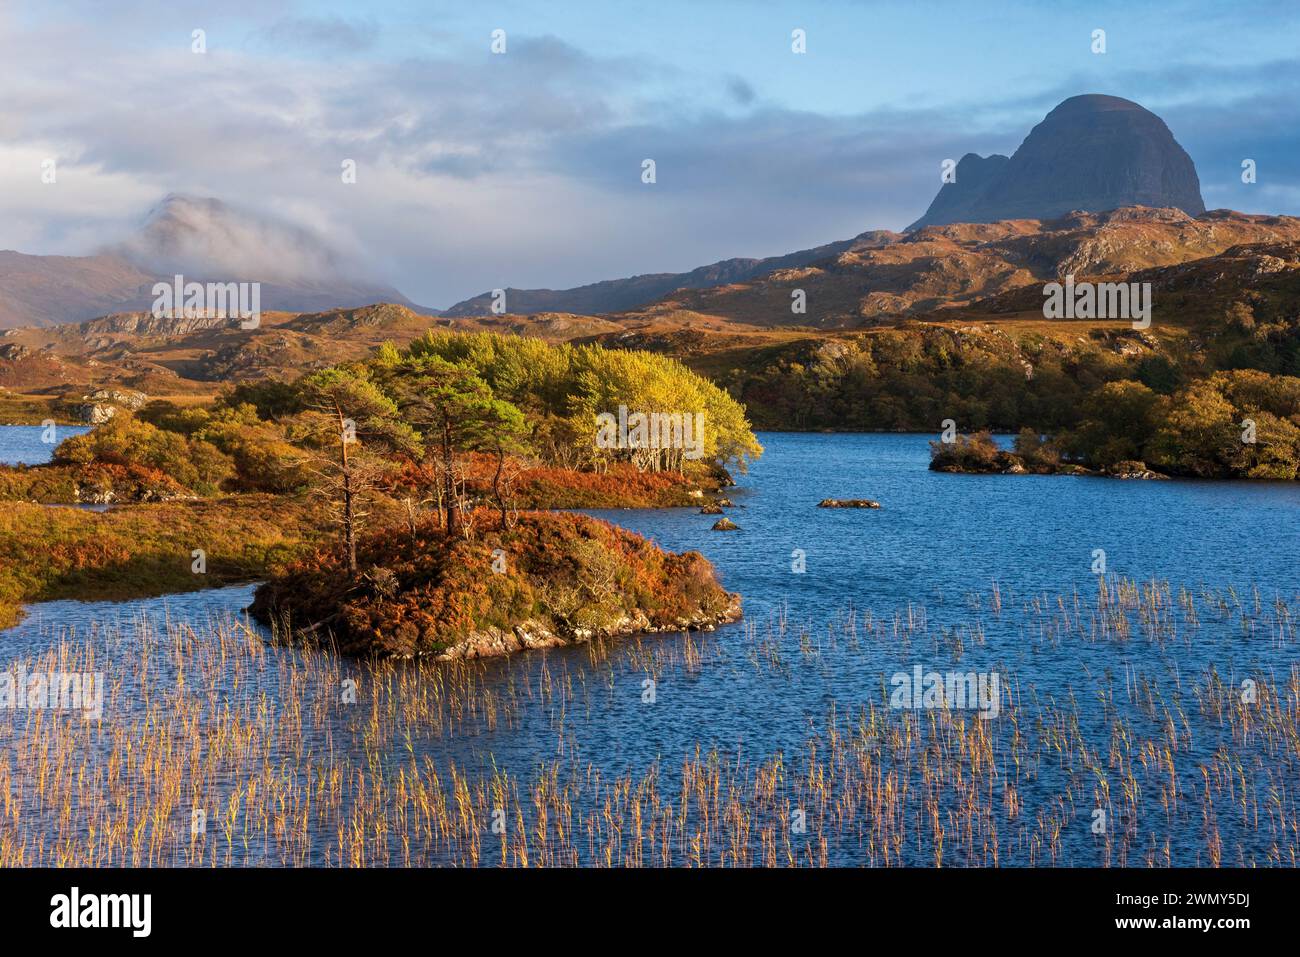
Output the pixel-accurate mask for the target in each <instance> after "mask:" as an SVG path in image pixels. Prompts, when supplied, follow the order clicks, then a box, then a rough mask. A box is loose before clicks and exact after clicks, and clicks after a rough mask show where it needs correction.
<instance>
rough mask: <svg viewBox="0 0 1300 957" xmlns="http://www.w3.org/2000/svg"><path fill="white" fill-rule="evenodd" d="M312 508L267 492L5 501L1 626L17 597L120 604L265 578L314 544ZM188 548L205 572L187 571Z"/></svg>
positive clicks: (13, 613)
mask: <svg viewBox="0 0 1300 957" xmlns="http://www.w3.org/2000/svg"><path fill="white" fill-rule="evenodd" d="M319 511H320V509H319V506H318V505H317V504H315V503H314V502H312V501H311V500H306V499H303V500H294V499H289V498H287V497H275V496H269V495H243V496H233V497H229V498H224V499H215V500H200V501H183V502H167V503H161V504H155V505H133V506H129V507H124V508H120V509H113V510H110V511H107V512H91V511H87V510H84V509H77V508H59V507H49V506H42V505H31V504H27V503H22V502H11V503H8V504H7V505H6V507H5V508H4V509H0V625H5V626H7V625H9V624H12V623H13V622H14V621H15V620H17V617H18V606H19V605H20V604H22V603H25V602H33V601H52V600H56V599H65V598H75V599H82V600H86V601H94V600H122V599H127V598H140V597H148V596H152V595H161V594H166V593H168V592H176V591H192V590H195V589H198V588H207V587H214V586H218V585H222V584H229V583H231V582H236V581H248V580H250V579H253V578H258V577H261V576H263V575H265V574H266V573H267V571H268V569H269V568H270V567H271V566H272V565H274V564H276V563H278V562H282V561H285V560H287V559H289V558H291V557H293V556H294V555H296V554H297V553H298V552H299V551H301V550H302V549H303V548H305V547H306V545H307V543H309V542H312V541H314V540H316V539H317V538H318V537H319V535H320V531H319V530H318V529H319V528H320V526H321V522H320V516H319V514H318V513H319ZM195 549H201V550H203V552H204V553H205V561H206V572H205V573H202V574H196V573H195V572H194V571H193V563H194V556H193V552H194V550H195Z"/></svg>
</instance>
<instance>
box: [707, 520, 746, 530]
mask: <svg viewBox="0 0 1300 957" xmlns="http://www.w3.org/2000/svg"><path fill="white" fill-rule="evenodd" d="M713 530H714V531H715V532H738V531H740V526H739V525H737V524H736V523H735V522H733V521H732V520H731V519H729V518H720V519H718V520H717V521H716V522H714V523H713Z"/></svg>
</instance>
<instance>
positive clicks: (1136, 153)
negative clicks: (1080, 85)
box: [908, 93, 1205, 230]
mask: <svg viewBox="0 0 1300 957" xmlns="http://www.w3.org/2000/svg"><path fill="white" fill-rule="evenodd" d="M956 172H957V177H956V182H954V183H945V184H944V185H943V186H942V187H941V188H940V189H939V194H938V195H937V196H936V197H935V198H934V202H932V203H931V204H930V208H929V209H928V210H926V212H925V215H924V216H922V217H921V218H920V219H918V220H917V221H916V222H915V223H913V224H912V225H911V226H909V227H908V229H909V230H914V229H920V228H921V227H922V226H938V225H943V224H946V223H992V222H997V221H998V220H1002V219H1053V218H1056V217H1058V216H1063V215H1065V214H1066V213H1068V212H1071V211H1073V210H1083V211H1085V212H1103V211H1105V210H1109V209H1117V208H1119V207H1121V206H1153V207H1176V208H1178V209H1181V210H1182V211H1183V212H1185V213H1187V214H1188V215H1190V216H1199V215H1201V214H1202V213H1204V212H1205V203H1204V201H1203V200H1202V199H1201V181H1200V179H1199V178H1198V177H1197V175H1196V166H1195V164H1193V163H1192V158H1191V157H1190V156H1188V155H1187V152H1186V150H1184V149H1183V148H1182V147H1181V146H1179V145H1178V141H1177V140H1175V139H1174V136H1173V134H1172V133H1170V132H1169V127H1167V126H1165V123H1164V120H1162V119H1160V117H1158V116H1156V115H1155V114H1154V113H1152V112H1151V111H1149V110H1146V109H1144V108H1143V107H1141V106H1139V105H1138V104H1136V103H1134V102H1132V101H1131V100H1125V99H1122V98H1120V97H1118V96H1103V95H1101V94H1098V93H1089V94H1087V95H1084V96H1072V97H1070V98H1069V99H1068V100H1065V101H1064V102H1062V103H1061V104H1060V105H1059V106H1057V107H1056V109H1054V110H1052V112H1050V113H1048V114H1047V117H1046V118H1045V119H1044V120H1043V122H1041V123H1039V124H1038V125H1037V126H1035V127H1034V128H1033V129H1032V130H1031V131H1030V133H1029V135H1028V136H1027V137H1025V141H1024V142H1023V143H1021V144H1020V148H1019V149H1018V150H1016V152H1015V154H1014V155H1012V156H1011V158H1010V159H1008V158H1007V157H1005V156H1000V155H997V154H994V155H992V156H989V157H980V156H977V155H975V154H974V153H968V154H966V156H964V157H962V160H961V162H960V163H958V164H957V171H956Z"/></svg>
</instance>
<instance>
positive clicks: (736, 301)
mask: <svg viewBox="0 0 1300 957" xmlns="http://www.w3.org/2000/svg"><path fill="white" fill-rule="evenodd" d="M1278 242H1283V243H1287V242H1300V219H1298V218H1296V217H1293V216H1257V215H1248V214H1246V213H1236V212H1232V211H1229V210H1215V211H1213V212H1209V213H1205V214H1204V215H1202V216H1198V217H1191V216H1188V215H1187V214H1186V213H1184V212H1183V211H1181V210H1178V209H1146V208H1144V207H1126V208H1123V209H1116V210H1111V211H1109V212H1104V213H1072V214H1070V215H1068V216H1061V217H1058V218H1056V219H1049V220H1032V219H1013V220H1007V221H1004V222H997V223H956V224H952V225H946V226H926V227H924V228H923V229H918V230H916V231H915V232H912V233H909V234H907V235H905V236H903V235H897V234H893V238H892V239H889V240H887V241H886V240H885V239H883V238H881V237H877V238H876V239H875V240H873V241H872V242H868V243H857V242H855V243H854V244H853V245H852V246H851V247H850V248H848V249H846V250H843V251H842V252H840V253H838V254H837V255H834V256H830V257H827V258H826V259H822V260H819V261H817V262H813V263H810V264H808V265H807V266H802V267H797V268H791V269H779V270H775V271H773V272H770V273H768V274H766V275H764V276H760V277H758V278H756V279H752V280H749V281H747V282H738V283H731V284H729V285H726V286H718V287H716V288H713V289H680V290H678V291H676V292H674V293H673V294H672V295H669V296H666V297H665V298H663V299H661V300H659V301H658V302H654V303H651V304H649V305H647V306H643V307H641V308H640V309H638V310H635V311H634V312H630V313H624V314H622V315H620V316H617V317H615V318H617V319H619V320H620V321H632V320H636V321H639V322H645V323H652V324H663V323H669V324H673V325H695V326H701V327H704V326H713V327H717V326H718V325H719V324H723V323H731V324H736V323H741V324H745V325H747V326H751V327H753V326H760V327H766V328H778V327H788V326H811V327H814V328H818V329H846V328H857V327H861V326H866V325H874V324H878V323H885V322H888V321H891V320H894V319H897V318H900V317H907V316H924V315H934V316H936V317H939V316H940V315H941V314H942V313H943V312H944V311H945V310H949V309H953V308H958V307H962V306H966V305H969V304H971V303H974V302H976V301H978V300H981V299H986V298H988V297H991V296H998V295H1001V294H1003V293H1006V292H1009V291H1011V290H1013V289H1016V288H1019V287H1026V288H1030V287H1032V289H1034V290H1037V292H1038V293H1039V294H1040V295H1041V290H1042V283H1044V282H1049V281H1052V280H1055V279H1059V278H1061V277H1063V276H1066V275H1068V274H1074V275H1075V276H1079V277H1083V276H1105V275H1113V274H1118V273H1127V272H1133V271H1135V270H1139V269H1147V268H1151V267H1155V266H1170V265H1175V264H1178V263H1184V262H1189V261H1191V260H1195V259H1201V258H1203V257H1206V256H1214V255H1217V254H1218V253H1221V252H1223V251H1225V250H1227V249H1228V248H1230V247H1232V246H1237V245H1243V244H1250V243H1278ZM795 290H802V291H803V292H804V297H805V302H806V306H807V308H806V312H804V313H794V312H792V310H791V308H790V306H791V301H792V293H793V292H794V291H795Z"/></svg>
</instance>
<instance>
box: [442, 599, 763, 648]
mask: <svg viewBox="0 0 1300 957" xmlns="http://www.w3.org/2000/svg"><path fill="white" fill-rule="evenodd" d="M741 614H742V613H741V603H740V595H738V594H735V593H732V595H731V604H730V605H728V606H727V607H726V608H725V609H723V610H722V611H720V612H716V613H713V614H709V613H705V612H699V613H697V614H695V615H691V616H689V617H681V618H678V619H676V620H675V621H673V622H672V623H670V624H660V625H656V624H655V623H654V622H652V621H651V620H650V618H649V616H648V615H646V613H645V612H644V611H641V610H639V609H638V610H637V611H636V612H634V613H633V614H630V615H625V616H623V617H622V618H620V619H619V620H618V621H616V622H614V623H612V624H610V625H607V626H605V627H603V628H602V629H600V631H599V632H596V631H593V630H591V629H584V628H575V629H573V631H572V632H571V633H570V634H569V635H567V636H563V635H559V634H556V633H555V632H554V631H553V630H551V628H550V627H549V626H547V624H546V623H545V622H541V621H535V620H530V621H524V622H520V623H519V624H517V625H515V626H514V627H513V628H511V629H503V628H485V629H483V630H481V631H475V632H472V633H471V634H469V635H468V636H466V637H465V638H463V639H461V640H459V641H457V642H456V643H455V644H452V645H450V646H448V647H447V648H445V649H444V650H442V651H440V652H439V653H438V654H436V655H434V656H433V657H434V658H435V660H437V661H451V660H457V659H470V658H495V657H497V656H499V655H511V654H514V653H515V652H517V651H529V650H533V649H538V648H560V647H564V646H566V645H574V644H582V643H585V642H588V641H591V640H593V639H595V638H619V637H626V636H629V635H644V634H659V633H664V632H683V631H713V630H714V629H716V628H717V627H718V626H719V625H724V624H729V623H731V622H734V621H739V620H740V618H741Z"/></svg>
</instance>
